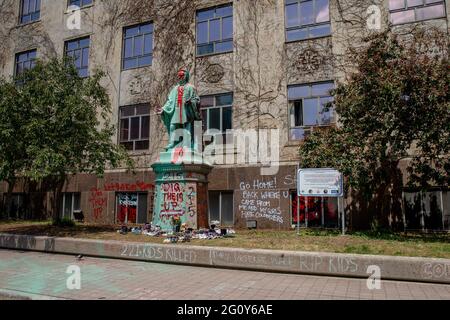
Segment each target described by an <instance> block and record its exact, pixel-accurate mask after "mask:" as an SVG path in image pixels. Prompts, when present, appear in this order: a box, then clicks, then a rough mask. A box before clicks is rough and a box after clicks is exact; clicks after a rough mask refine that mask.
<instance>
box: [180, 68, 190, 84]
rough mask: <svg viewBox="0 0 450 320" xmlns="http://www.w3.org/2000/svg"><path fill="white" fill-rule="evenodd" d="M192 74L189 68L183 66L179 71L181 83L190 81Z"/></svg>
mask: <svg viewBox="0 0 450 320" xmlns="http://www.w3.org/2000/svg"><path fill="white" fill-rule="evenodd" d="M189 78H190V74H189V70H188V69H186V68H181V69H180V71H178V80H179V82H180V84H186V83H188V82H189Z"/></svg>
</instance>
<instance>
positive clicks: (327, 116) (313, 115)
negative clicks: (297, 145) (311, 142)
mask: <svg viewBox="0 0 450 320" xmlns="http://www.w3.org/2000/svg"><path fill="white" fill-rule="evenodd" d="M332 89H334V83H333V82H326V83H318V84H312V85H299V86H291V87H289V89H288V96H289V102H290V109H291V111H290V139H291V140H303V139H305V138H306V136H307V135H308V134H309V133H310V132H311V130H312V128H313V127H316V126H329V125H332V124H334V123H335V122H336V119H335V118H336V117H335V111H334V109H333V108H332V107H331V108H329V106H328V105H329V104H330V103H331V102H333V98H332V97H331V94H330V91H331V90H332Z"/></svg>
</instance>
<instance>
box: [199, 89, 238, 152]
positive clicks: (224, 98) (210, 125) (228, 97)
mask: <svg viewBox="0 0 450 320" xmlns="http://www.w3.org/2000/svg"><path fill="white" fill-rule="evenodd" d="M200 104H201V111H202V118H203V131H204V132H207V131H208V130H218V131H219V132H221V133H222V139H223V141H222V142H223V143H226V142H227V141H232V136H233V135H232V134H231V130H232V129H233V94H232V93H226V94H220V95H214V96H203V97H201V103H200ZM227 131H228V134H230V137H227ZM211 133H212V132H211Z"/></svg>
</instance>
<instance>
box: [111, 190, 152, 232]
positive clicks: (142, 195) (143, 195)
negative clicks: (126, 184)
mask: <svg viewBox="0 0 450 320" xmlns="http://www.w3.org/2000/svg"><path fill="white" fill-rule="evenodd" d="M121 195H126V196H130V195H136V222H130V221H129V220H128V214H127V215H126V216H125V222H124V223H125V224H128V223H131V224H133V223H135V224H144V223H146V222H148V221H145V222H142V221H140V220H139V212H140V210H139V209H141V206H140V205H141V204H142V203H141V201H140V200H141V199H145V204H146V205H145V209H146V220H147V219H148V216H149V208H151V203H150V202H149V198H148V196H149V193H148V192H141V191H117V192H115V204H116V205H115V209H114V212H115V221H116V223H122V222H120V221H119V214H120V212H119V205H120V196H121ZM128 207H129V206H127V208H128Z"/></svg>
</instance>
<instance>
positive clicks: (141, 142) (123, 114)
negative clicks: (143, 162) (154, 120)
mask: <svg viewBox="0 0 450 320" xmlns="http://www.w3.org/2000/svg"><path fill="white" fill-rule="evenodd" d="M149 138H150V107H149V106H148V105H137V106H127V107H122V108H120V144H121V145H123V146H124V147H125V148H126V149H127V150H128V151H138V150H147V149H148V148H149V147H150V140H149Z"/></svg>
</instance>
